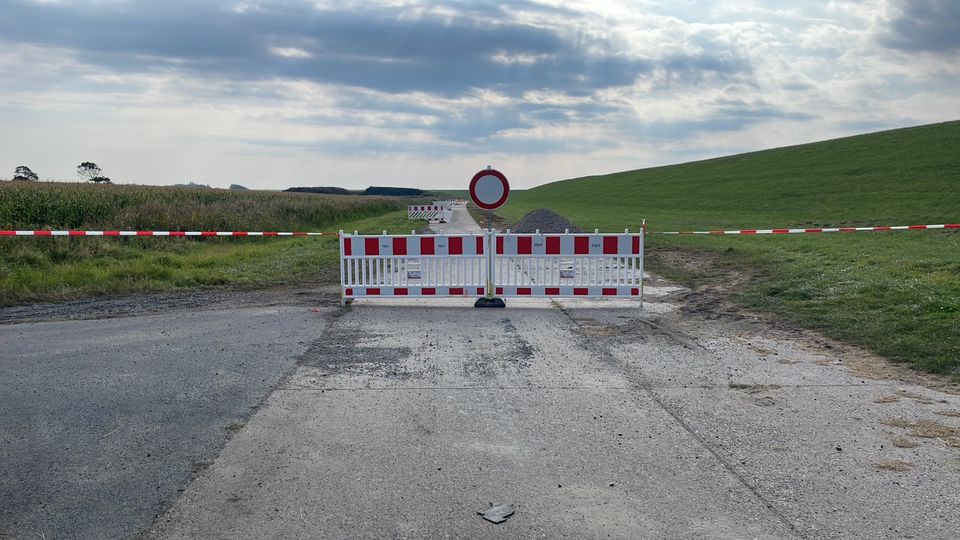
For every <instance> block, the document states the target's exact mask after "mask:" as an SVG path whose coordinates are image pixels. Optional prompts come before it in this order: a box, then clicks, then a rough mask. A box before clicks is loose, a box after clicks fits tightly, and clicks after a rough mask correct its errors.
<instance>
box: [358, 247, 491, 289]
mask: <svg viewBox="0 0 960 540" xmlns="http://www.w3.org/2000/svg"><path fill="white" fill-rule="evenodd" d="M483 241H484V237H483V235H482V234H473V235H470V234H467V235H351V234H342V233H341V235H340V286H341V291H342V298H343V299H344V300H348V299H352V298H358V297H380V298H383V297H393V296H407V297H416V296H429V297H444V296H462V297H476V296H483V295H484V294H486V289H485V285H486V279H487V269H486V258H485V257H484V251H485V250H484V243H483Z"/></svg>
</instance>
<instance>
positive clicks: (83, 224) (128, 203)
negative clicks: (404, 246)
mask: <svg viewBox="0 0 960 540" xmlns="http://www.w3.org/2000/svg"><path fill="white" fill-rule="evenodd" d="M404 204H406V203H405V202H402V201H400V200H399V199H393V198H387V197H368V196H350V195H317V194H312V193H282V192H269V191H226V190H202V189H185V188H174V187H154V186H130V185H92V184H69V183H57V182H0V229H8V230H9V229H24V230H26V229H112V230H134V229H137V230H151V229H152V230H170V231H182V230H268V231H279V230H306V229H313V230H318V229H321V228H323V229H325V230H334V229H335V228H336V226H337V224H338V223H342V222H346V221H351V220H357V219H363V218H366V217H371V216H376V215H380V214H384V213H386V212H389V211H393V210H399V209H401V208H402V206H403V205H404Z"/></svg>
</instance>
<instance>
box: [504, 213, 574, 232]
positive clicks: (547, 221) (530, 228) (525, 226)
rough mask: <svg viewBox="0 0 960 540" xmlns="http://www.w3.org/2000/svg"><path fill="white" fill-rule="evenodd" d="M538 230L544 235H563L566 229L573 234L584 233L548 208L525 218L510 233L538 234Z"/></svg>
mask: <svg viewBox="0 0 960 540" xmlns="http://www.w3.org/2000/svg"><path fill="white" fill-rule="evenodd" d="M537 229H540V232H542V233H562V232H563V231H564V230H565V229H570V232H572V233H573V232H583V229H581V228H580V227H577V225H576V224H575V223H573V222H571V221H570V220H568V219H567V218H565V217H563V216H561V215H560V214H557V213H556V212H553V211H551V210H547V209H546V208H541V209H539V210H534V211H532V212H530V213H528V214H527V215H525V216H523V219H521V220H520V222H519V223H517V225H516V226H515V227H511V228H510V232H518V233H533V232H537Z"/></svg>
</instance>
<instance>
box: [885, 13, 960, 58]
mask: <svg viewBox="0 0 960 540" xmlns="http://www.w3.org/2000/svg"><path fill="white" fill-rule="evenodd" d="M897 4H898V6H899V14H898V15H897V16H896V17H894V18H893V19H892V20H890V21H889V23H888V25H887V26H886V28H884V29H883V31H882V32H881V34H880V35H879V39H880V43H882V44H883V45H885V46H887V47H891V48H894V49H902V50H908V51H932V52H943V53H946V52H950V53H951V54H953V53H954V52H955V51H957V50H958V49H960V1H958V0H899V1H898V2H897Z"/></svg>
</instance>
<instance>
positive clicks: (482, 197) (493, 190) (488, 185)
mask: <svg viewBox="0 0 960 540" xmlns="http://www.w3.org/2000/svg"><path fill="white" fill-rule="evenodd" d="M509 196H510V183H509V182H507V177H506V176H504V175H503V173H501V172H500V171H498V170H496V169H494V168H493V167H491V166H489V165H487V168H486V169H484V170H482V171H480V172H478V173H477V174H475V175H473V179H472V180H470V200H471V201H473V204H475V205H477V207H478V208H482V209H484V210H486V211H487V234H486V236H487V294H486V296H484V297H483V298H478V299H477V301H476V302H475V303H474V304H473V306H474V307H497V308H502V307H506V303H504V301H503V299H502V298H497V297H496V295H495V293H496V289H495V287H494V283H493V256H492V254H493V250H494V249H495V248H496V246H494V244H493V211H494V209H496V208H500V206H502V205H503V203H505V202H507V197H509Z"/></svg>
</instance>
